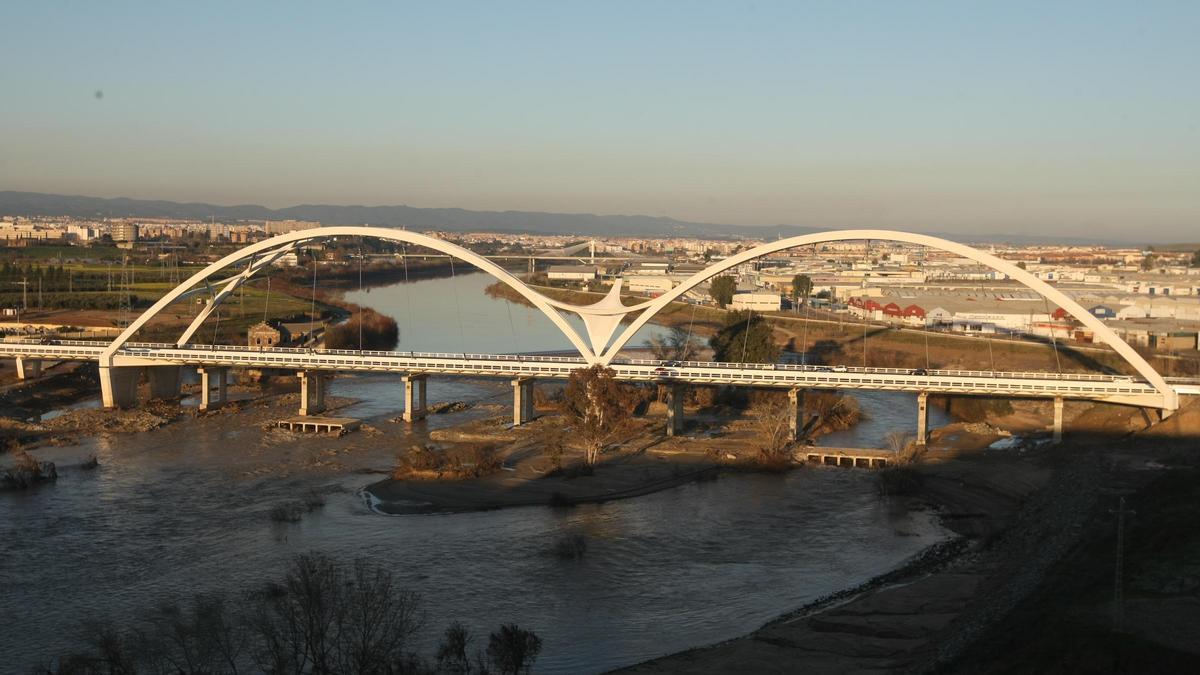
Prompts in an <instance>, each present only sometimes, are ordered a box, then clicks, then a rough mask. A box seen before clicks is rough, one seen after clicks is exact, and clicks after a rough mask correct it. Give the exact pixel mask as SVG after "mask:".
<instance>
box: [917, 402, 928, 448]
mask: <svg viewBox="0 0 1200 675" xmlns="http://www.w3.org/2000/svg"><path fill="white" fill-rule="evenodd" d="M928 436H929V392H927V391H923V392H920V393H919V394H917V445H925V442H926V440H927V439H928Z"/></svg>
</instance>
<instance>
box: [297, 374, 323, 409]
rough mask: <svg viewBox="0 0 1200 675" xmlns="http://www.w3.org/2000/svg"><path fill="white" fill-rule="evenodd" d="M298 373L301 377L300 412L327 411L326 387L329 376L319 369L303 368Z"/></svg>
mask: <svg viewBox="0 0 1200 675" xmlns="http://www.w3.org/2000/svg"><path fill="white" fill-rule="evenodd" d="M296 375H297V377H299V378H300V414H301V415H304V416H308V415H317V414H320V413H323V412H325V387H326V386H327V383H328V380H329V376H328V375H326V374H325V373H323V372H321V371H319V370H301V371H300V372H298V373H296Z"/></svg>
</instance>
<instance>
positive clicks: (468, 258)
mask: <svg viewBox="0 0 1200 675" xmlns="http://www.w3.org/2000/svg"><path fill="white" fill-rule="evenodd" d="M336 237H370V238H376V239H385V240H389V241H398V242H404V243H408V244H413V245H416V246H424V247H426V248H430V249H433V250H435V251H439V252H441V253H445V254H446V255H449V256H451V257H454V258H458V259H460V260H463V261H464V262H467V263H470V264H471V265H474V266H475V267H478V268H479V269H481V270H483V271H484V272H487V273H488V274H490V275H492V276H493V277H495V278H496V279H498V280H500V281H502V282H504V283H505V284H507V285H508V286H509V287H510V288H512V289H513V290H515V291H517V292H518V293H520V294H521V295H522V296H523V297H524V298H526V299H527V300H529V301H530V302H531V303H533V305H534V306H535V307H537V308H538V309H540V310H541V311H542V313H543V314H545V315H546V316H547V317H548V318H549V319H550V320H551V321H553V322H554V325H556V326H558V329H559V330H561V331H562V332H563V334H564V335H566V337H567V339H569V340H570V341H571V344H572V345H574V347H575V348H576V349H578V350H579V353H580V354H583V355H584V356H585V358H589V360H592V359H594V354H593V353H592V350H591V349H590V348H589V347H588V345H587V343H585V342H584V341H583V339H582V338H581V337H580V336H579V333H578V332H576V331H575V329H574V328H572V327H571V324H569V323H567V321H566V320H565V319H564V318H563V316H562V314H560V313H559V312H558V310H557V309H555V306H558V307H561V308H564V309H571V308H572V307H571V306H570V305H564V304H563V303H557V302H551V301H550V299H549V298H547V297H545V296H544V295H542V294H540V293H538V292H537V291H535V290H533V289H532V288H530V287H528V286H526V285H525V284H524V283H522V282H521V280H520V279H517V278H516V277H514V276H513V275H512V274H509V272H508V271H507V270H505V269H504V268H503V267H500V266H499V265H497V264H496V263H494V262H492V261H490V260H488V259H487V258H484V257H482V256H480V255H478V254H476V253H474V252H472V251H469V250H467V249H465V248H463V247H461V246H458V245H455V244H452V243H450V242H448V241H444V240H442V239H437V238H435V237H430V236H427V235H424V234H419V233H416V232H409V231H407V230H397V229H391V228H384V227H358V226H339V227H320V228H312V229H308V230H298V231H296V232H290V233H287V234H281V235H278V236H276V237H271V238H270V239H264V240H263V241H260V242H258V243H257V244H252V245H250V246H247V247H246V248H243V249H240V250H238V251H234V252H233V253H230V254H229V255H227V256H225V257H224V258H221V259H220V260H218V261H216V262H214V263H212V264H211V265H209V266H208V267H205V268H204V269H202V270H200V271H199V272H197V273H195V274H193V275H192V276H191V277H189V278H188V279H187V280H186V281H184V282H183V283H181V284H179V285H178V286H176V287H175V289H174V290H172V291H171V292H170V293H167V294H166V295H164V296H163V297H162V298H160V299H159V300H158V302H156V303H154V305H152V306H151V307H150V308H149V309H147V310H146V311H145V312H143V313H142V314H141V315H140V316H138V318H137V319H135V320H134V321H133V323H131V324H129V326H128V327H127V328H126V329H125V330H124V331H123V332H122V333H121V334H120V335H118V336H117V337H116V338H115V339H114V340H113V341H112V343H111V344H109V346H108V348H107V349H105V350H104V352H103V354H102V355H101V357H100V365H101V367H107V366H111V365H112V361H113V356H114V355H115V354H116V353H117V351H118V350H119V349H120V348H121V347H122V346H123V345H124V344H125V343H126V342H128V341H129V340H130V338H132V337H133V335H134V334H135V333H137V331H138V330H140V329H141V328H142V326H144V325H146V324H147V323H148V322H149V321H150V320H151V319H153V318H154V317H155V316H157V315H158V313H159V312H161V311H162V310H164V309H166V308H167V306H169V305H170V304H171V303H173V302H175V301H176V300H179V299H180V298H183V297H186V296H188V295H191V294H192V293H194V292H195V291H194V290H193V288H194V287H196V286H197V285H199V284H204V285H205V287H206V288H207V287H209V286H210V284H211V281H210V280H211V279H212V277H213V276H214V275H216V274H217V273H218V272H220V271H222V270H225V269H227V268H229V267H231V266H233V265H236V264H237V263H239V262H242V261H245V260H249V262H248V263H247V266H246V270H245V272H243V273H241V274H238V275H236V276H234V277H232V278H229V279H223V280H221V281H220V282H218V285H221V286H222V287H221V290H220V291H219V292H216V293H215V294H214V295H213V298H212V301H211V302H210V303H209V306H208V307H206V308H205V310H204V311H203V312H202V313H201V315H200V316H199V317H197V321H196V322H193V325H192V326H189V327H188V329H187V330H186V331H185V332H184V335H183V336H182V337H181V338H180V341H179V342H180V344H183V343H185V342H187V339H188V338H190V337H191V335H192V333H194V332H195V329H196V328H197V327H198V325H199V324H198V322H199V321H202V320H203V319H204V318H205V317H207V316H208V315H209V314H210V313H211V312H212V310H213V309H214V308H215V307H216V305H218V304H220V303H221V302H222V301H223V300H224V299H225V298H226V297H228V296H229V295H230V294H231V293H232V292H233V291H234V290H236V288H237V287H238V286H240V285H241V284H242V283H244V282H245V281H247V280H249V279H250V278H251V276H252V274H253V273H254V272H256V271H258V270H261V269H264V268H265V267H267V266H269V264H270V262H274V260H275V259H276V258H278V257H279V256H280V255H281V254H282V253H284V252H286V251H288V250H291V249H292V248H293V247H295V246H297V245H299V244H301V243H304V242H308V241H315V240H322V239H332V238H336Z"/></svg>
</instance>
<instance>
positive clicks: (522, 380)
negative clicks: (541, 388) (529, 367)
mask: <svg viewBox="0 0 1200 675" xmlns="http://www.w3.org/2000/svg"><path fill="white" fill-rule="evenodd" d="M512 388H513V426H514V427H519V426H521V425H522V424H526V423H528V422H532V421H533V418H534V410H533V378H532V377H518V378H517V379H515V380H513V381H512Z"/></svg>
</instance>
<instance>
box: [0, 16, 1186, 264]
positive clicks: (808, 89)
mask: <svg viewBox="0 0 1200 675" xmlns="http://www.w3.org/2000/svg"><path fill="white" fill-rule="evenodd" d="M0 14H2V15H3V16H4V18H5V23H6V24H7V25H13V26H26V27H29V28H30V30H22V31H15V32H14V33H13V34H12V35H11V36H10V37H9V40H8V45H9V50H10V52H11V53H13V54H24V55H25V58H23V59H21V61H20V63H22V65H23V67H21V68H10V69H5V70H3V71H0V85H3V87H4V90H5V91H7V92H10V93H11V94H14V97H13V100H12V101H11V102H10V105H9V106H8V110H7V111H6V114H5V116H4V117H3V118H2V119H0V132H2V133H3V136H4V137H5V139H6V142H5V152H3V153H0V188H2V189H10V190H28V191H39V192H51V193H62V194H85V195H93V196H98V197H118V196H123V197H130V198H136V199H166V200H173V201H202V202H211V203H216V204H243V203H254V204H264V205H267V206H270V207H275V208H278V207H282V206H289V205H293V204H304V203H329V204H369V205H385V204H387V205H391V204H407V205H411V206H417V207H458V208H464V209H471V210H497V211H503V210H521V211H543V212H565V213H600V214H617V213H620V214H643V215H649V216H667V217H672V218H677V219H680V220H688V221H698V222H709V223H730V224H739V225H777V224H788V225H797V226H801V227H819V228H848V227H859V226H870V227H881V228H893V229H910V230H918V231H927V232H928V231H940V232H946V233H949V234H970V233H993V232H997V233H1011V234H1015V235H1030V234H1041V235H1045V234H1051V235H1060V236H1090V237H1096V238H1101V239H1104V238H1108V239H1120V240H1136V239H1145V240H1146V241H1172V240H1176V241H1181V240H1188V239H1189V238H1191V237H1190V235H1191V233H1192V232H1193V231H1194V230H1195V229H1196V224H1197V222H1200V218H1198V216H1200V193H1198V192H1197V190H1196V189H1195V188H1196V186H1197V185H1200V163H1198V162H1197V161H1196V160H1197V158H1198V157H1200V127H1198V125H1197V123H1196V122H1195V119H1196V115H1195V113H1196V111H1197V109H1200V106H1198V105H1197V103H1200V95H1198V94H1197V93H1196V92H1195V90H1194V88H1193V87H1190V86H1188V83H1189V81H1190V73H1191V72H1193V71H1194V69H1195V66H1196V65H1198V61H1200V59H1197V48H1196V47H1195V46H1194V44H1193V42H1194V41H1193V40H1191V39H1190V36H1189V33H1190V32H1191V30H1192V27H1194V26H1195V25H1196V24H1197V22H1196V19H1197V18H1200V12H1198V10H1197V8H1196V7H1194V6H1192V5H1188V4H1185V3H1155V4H1153V5H1152V6H1150V7H1147V6H1139V7H1136V8H1135V7H1130V6H1122V5H1119V4H1116V3H1087V4H1084V3H1063V4H1056V5H1054V6H1052V7H1048V6H1043V5H1040V4H1038V5H1035V4H1032V3H1021V4H1006V5H1004V6H1003V7H999V6H997V7H991V8H987V7H971V8H965V7H955V6H952V5H944V4H937V3H927V4H921V5H916V6H905V7H891V6H884V5H850V4H845V5H844V4H841V3H837V4H832V3H830V4H809V5H805V6H803V7H791V6H782V5H773V4H770V3H759V4H757V5H753V6H739V7H737V8H717V7H707V8H694V7H690V6H687V7H685V6H682V5H660V6H656V7H653V8H647V7H642V6H640V5H623V6H620V7H612V6H609V7H606V8H605V9H603V10H600V9H595V8H590V7H584V6H561V7H542V6H537V5H530V4H525V5H511V6H510V5H506V6H505V7H504V8H503V9H497V8H488V7H484V6H476V7H470V8H445V7H437V8H431V7H420V8H415V7H406V8H392V7H382V6H380V7H364V6H360V7H358V8H355V9H354V10H347V9H340V10H332V9H322V8H310V9H308V10H305V11H304V12H303V13H301V12H296V11H292V10H290V9H289V10H288V11H284V10H281V9H278V8H275V7H267V6H256V7H248V8H242V7H235V6H233V5H223V6H206V7H182V6H172V7H157V6H153V5H141V4H137V3H124V4H113V5H104V6H102V7H100V6H97V7H90V6H72V7H66V8H64V7H51V6H37V5H34V4H32V3H28V4H18V5H10V6H6V7H5V8H4V9H3V10H0ZM167 27H169V29H168V28H167ZM1129 232H1134V233H1136V235H1135V236H1131V235H1130V234H1129Z"/></svg>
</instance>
